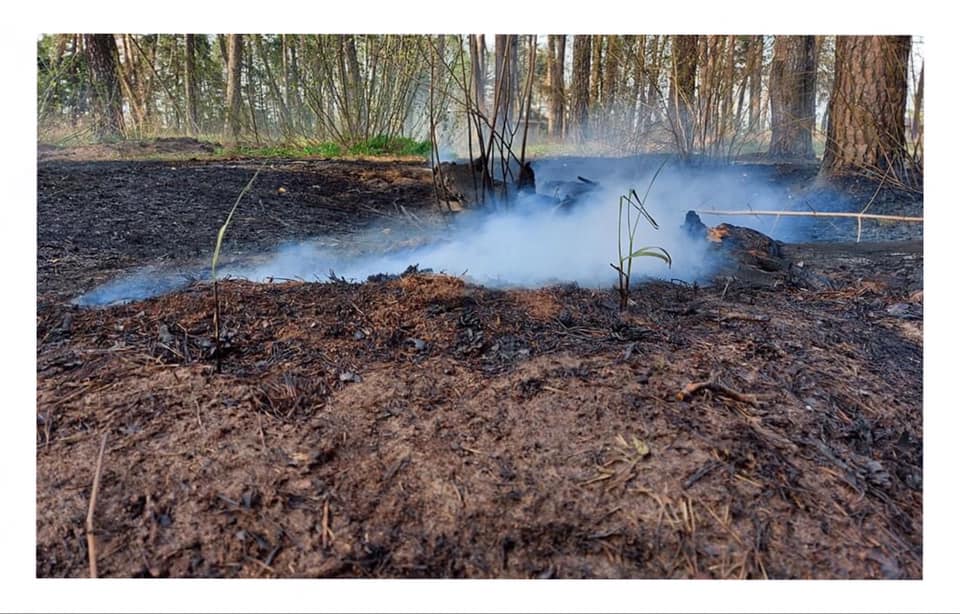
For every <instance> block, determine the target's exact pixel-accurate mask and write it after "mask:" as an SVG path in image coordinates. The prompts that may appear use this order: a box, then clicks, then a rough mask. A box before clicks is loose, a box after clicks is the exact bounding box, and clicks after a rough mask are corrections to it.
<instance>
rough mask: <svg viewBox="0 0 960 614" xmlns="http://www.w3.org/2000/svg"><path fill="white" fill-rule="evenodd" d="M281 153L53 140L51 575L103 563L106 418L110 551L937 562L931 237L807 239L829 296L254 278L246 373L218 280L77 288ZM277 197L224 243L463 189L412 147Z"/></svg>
mask: <svg viewBox="0 0 960 614" xmlns="http://www.w3.org/2000/svg"><path fill="white" fill-rule="evenodd" d="M260 166H261V162H260V161H256V160H204V159H195V160H191V159H186V158H185V159H179V160H176V161H171V160H152V161H143V160H141V161H137V160H91V159H73V158H69V157H64V156H60V157H56V156H48V155H44V152H43V151H41V159H40V162H39V172H38V228H37V230H38V246H37V247H38V252H37V269H38V271H37V293H38V296H37V429H36V446H37V447H36V464H37V484H36V487H37V492H36V514H37V524H36V539H37V549H36V574H37V576H38V577H64V576H66V577H80V576H85V575H86V574H87V569H88V555H89V553H88V552H87V541H86V534H85V528H84V522H85V519H86V515H87V509H88V503H89V500H90V496H91V484H92V480H93V473H94V466H95V464H96V459H97V456H98V451H99V448H100V443H101V440H102V437H103V436H104V435H106V449H105V454H104V458H103V469H102V477H101V481H100V484H99V494H98V498H97V502H96V504H97V505H96V514H95V528H96V536H97V552H96V555H97V563H98V568H99V573H100V575H101V576H114V577H380V578H382V577H391V578H407V577H433V578H437V577H470V578H489V577H495V578H921V577H922V576H923V569H922V558H923V509H922V494H923V478H922V475H923V469H922V467H923V423H922V410H923V407H922V355H923V308H922V303H923V292H922V288H923V257H922V242H920V241H919V240H916V239H917V237H913V239H914V240H908V241H892V242H878V241H871V242H867V243H861V244H851V243H843V244H834V243H824V244H819V245H813V244H805V245H787V246H786V247H785V253H786V255H787V256H788V257H789V258H791V259H793V260H794V261H795V262H801V261H802V262H803V263H804V267H805V268H806V269H808V270H812V271H813V272H814V273H816V274H817V275H819V276H820V278H821V279H828V280H829V282H830V283H829V285H828V286H824V287H821V288H820V289H818V290H814V289H810V288H805V287H802V286H799V285H792V284H777V285H765V286H758V285H756V284H751V283H745V282H744V283H741V282H739V281H737V280H736V279H730V278H728V279H727V281H726V282H725V283H716V284H707V285H703V286H690V285H684V284H676V283H666V282H652V283H647V284H644V285H642V286H641V287H639V288H637V289H635V291H634V293H633V295H632V298H633V304H631V305H630V306H629V308H628V309H627V310H625V311H622V312H621V311H620V310H619V309H618V305H617V295H616V293H615V292H614V291H613V290H596V289H587V288H580V287H576V286H573V285H563V286H554V287H548V288H542V289H537V290H523V289H512V290H500V289H493V288H485V287H480V286H474V285H471V284H468V283H466V282H464V281H463V280H462V279H459V278H456V277H450V276H445V275H434V274H430V273H419V272H412V273H411V274H408V275H404V276H399V277H384V278H382V279H380V280H378V281H367V282H364V283H343V282H331V283H306V282H299V281H296V282H277V283H273V284H255V283H251V282H246V281H236V280H235V281H225V282H223V283H221V284H220V286H219V291H220V295H221V303H222V313H221V322H222V330H221V334H222V336H223V339H224V341H223V344H222V348H221V355H222V372H221V373H218V372H217V370H216V360H215V359H214V358H213V339H214V332H213V322H212V297H211V290H210V287H209V285H206V284H201V283H195V284H191V285H189V286H187V287H186V288H185V289H182V290H180V291H177V292H174V293H170V294H166V295H163V296H159V297H156V298H152V299H148V300H143V301H138V302H133V303H128V304H124V305H118V306H113V307H108V308H103V309H81V308H78V307H76V306H74V305H71V304H70V299H72V298H74V297H76V296H77V295H79V294H80V293H82V292H86V291H88V290H90V289H92V288H94V287H96V286H97V285H99V284H100V283H102V282H104V281H107V280H109V279H112V278H114V277H116V276H117V275H118V274H121V273H123V272H127V271H130V270H132V269H134V268H136V267H139V266H143V265H166V264H176V263H179V262H194V261H197V260H202V259H205V258H209V255H210V252H211V251H212V241H213V239H214V237H215V236H216V233H217V230H218V228H219V226H220V224H222V222H223V216H224V214H225V210H224V208H225V207H229V205H230V204H232V203H233V201H234V200H235V199H236V197H237V195H238V193H239V190H240V189H241V188H242V187H243V186H244V185H245V184H246V182H247V181H249V179H250V176H251V175H252V173H253V172H254V171H255V169H256V168H259V167H260ZM770 172H780V171H773V170H772V171H770ZM791 172H793V171H791ZM797 172H799V173H800V176H801V179H804V180H805V179H808V178H809V177H810V174H809V172H808V171H806V170H801V171H797ZM789 176H790V177H794V178H796V173H795V172H794V174H793V175H789ZM248 202H249V204H248V205H247V206H245V208H244V209H243V210H241V211H240V213H238V215H239V216H240V217H239V218H238V219H237V220H236V221H235V226H234V227H232V228H231V231H230V233H229V234H228V239H227V245H226V246H225V248H224V249H225V253H229V254H234V255H235V254H245V253H246V254H253V253H256V252H258V251H262V250H265V249H267V248H270V247H274V246H276V245H278V244H281V243H283V242H286V241H291V240H295V239H302V238H308V237H315V236H318V235H325V236H336V237H339V240H340V241H342V243H343V244H344V245H345V246H349V245H350V238H351V236H353V233H358V232H359V230H360V229H362V228H366V227H369V226H371V225H377V224H380V225H386V226H388V227H393V226H395V227H398V228H399V227H401V226H404V225H409V224H413V223H416V224H427V223H430V220H431V219H432V216H433V212H434V211H435V208H436V207H435V205H434V203H433V185H432V181H431V173H430V170H429V168H428V167H426V166H425V165H423V164H422V163H413V162H409V161H407V162H402V161H371V160H355V161H347V160H344V161H334V160H304V161H285V162H275V163H273V164H272V165H271V166H269V167H266V168H265V169H264V170H263V171H261V174H260V176H259V178H258V180H257V182H256V183H255V185H254V186H253V188H252V190H251V193H250V195H249V198H248ZM401 205H402V207H401ZM917 206H920V207H922V205H917ZM892 207H893V205H892V204H889V205H888V210H889V209H890V208H892ZM909 207H914V205H909V206H908V209H909ZM904 212H905V213H906V214H913V215H915V214H916V212H915V211H904ZM705 221H708V220H705ZM708 223H709V221H708ZM877 238H878V239H883V238H884V237H877ZM886 238H907V237H886Z"/></svg>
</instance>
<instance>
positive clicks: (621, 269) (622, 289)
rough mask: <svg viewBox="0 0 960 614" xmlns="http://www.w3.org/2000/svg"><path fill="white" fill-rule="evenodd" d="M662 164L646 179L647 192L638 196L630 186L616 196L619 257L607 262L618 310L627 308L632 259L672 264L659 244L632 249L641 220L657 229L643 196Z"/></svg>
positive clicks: (668, 255) (648, 191)
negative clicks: (613, 276)
mask: <svg viewBox="0 0 960 614" xmlns="http://www.w3.org/2000/svg"><path fill="white" fill-rule="evenodd" d="M664 165H666V161H664V162H663V164H661V165H660V168H658V169H657V172H656V173H654V174H653V178H652V179H650V184H649V185H648V186H647V191H646V192H645V193H644V195H643V198H640V197H639V196H638V195H637V191H636V190H634V189H631V190H630V192H629V193H628V194H624V195H622V196H620V205H619V218H618V219H617V256H618V257H619V259H620V260H619V262H618V264H611V265H610V266H612V267H613V269H614V270H615V271H616V272H617V281H618V285H617V291H618V292H619V294H620V309H626V308H627V302H628V301H629V298H630V276H631V273H632V271H633V259H634V258H659V259H660V260H663V261H664V262H666V263H667V266H668V267H669V266H672V265H673V259H672V258H671V257H670V254H669V253H668V252H667V250H665V249H663V248H662V247H656V246H645V247H640V248H636V249H635V248H634V246H635V240H636V236H637V228H638V227H639V225H640V220H641V219H645V220H646V221H647V222H648V223H649V224H650V225H651V226H652V227H653V228H654V230H657V229H659V228H660V226H659V225H658V224H657V221H656V220H655V219H653V216H651V215H650V213H649V212H648V211H647V208H646V206H645V203H646V200H647V196H649V195H650V188H652V187H653V182H654V181H656V180H657V176H658V175H659V174H660V171H662V170H663V167H664ZM624 220H626V224H624ZM624 228H626V233H624ZM625 248H626V249H625ZM624 252H626V253H624Z"/></svg>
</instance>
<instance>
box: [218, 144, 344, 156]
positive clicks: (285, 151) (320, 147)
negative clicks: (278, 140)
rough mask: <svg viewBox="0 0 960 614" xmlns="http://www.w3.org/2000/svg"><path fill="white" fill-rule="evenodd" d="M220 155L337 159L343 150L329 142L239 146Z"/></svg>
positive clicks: (219, 151)
mask: <svg viewBox="0 0 960 614" xmlns="http://www.w3.org/2000/svg"><path fill="white" fill-rule="evenodd" d="M217 153H218V154H220V155H225V154H227V153H230V154H233V155H240V156H244V157H250V158H283V159H292V158H312V157H320V158H338V157H340V156H342V155H343V148H342V147H340V146H339V145H337V144H336V143H331V142H329V141H327V142H323V143H313V144H308V145H271V146H266V147H248V146H241V147H238V148H236V149H231V150H229V151H228V150H225V149H220V150H218V151H217Z"/></svg>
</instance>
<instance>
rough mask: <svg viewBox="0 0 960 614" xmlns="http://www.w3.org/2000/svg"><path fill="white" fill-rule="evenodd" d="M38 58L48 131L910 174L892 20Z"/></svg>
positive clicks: (901, 50) (898, 44)
mask: <svg viewBox="0 0 960 614" xmlns="http://www.w3.org/2000/svg"><path fill="white" fill-rule="evenodd" d="M491 38H492V39H493V40H491ZM37 67H38V81H37V85H38V90H37V99H38V103H37V113H38V126H39V134H38V138H39V140H40V141H41V142H44V143H52V144H72V143H83V142H92V141H100V142H103V141H116V140H121V139H143V138H152V137H160V136H192V137H197V138H200V139H203V140H209V141H213V142H219V143H222V144H223V146H224V148H226V149H228V150H237V149H240V148H263V147H267V146H278V145H279V146H283V147H297V148H299V151H301V152H303V153H313V154H320V155H339V154H342V153H350V152H353V153H363V152H365V151H368V150H374V151H376V152H381V151H382V152H383V153H420V154H423V155H427V154H428V153H429V151H430V150H431V147H429V146H428V145H426V143H425V142H429V143H433V144H434V145H435V146H434V147H433V148H432V149H433V155H434V156H435V157H436V161H439V160H440V158H441V156H442V157H448V156H452V155H460V156H464V155H469V156H470V157H471V158H474V157H477V156H479V157H480V158H481V159H484V160H491V165H493V162H492V160H493V157H494V154H499V156H500V157H501V160H504V159H508V158H511V159H515V160H523V159H525V158H526V157H528V156H529V155H530V154H531V152H537V153H544V154H552V153H573V152H576V153H590V154H606V155H630V154H636V153H643V152H669V153H677V154H680V155H683V156H689V155H707V156H711V157H717V158H722V159H732V158H736V157H742V156H746V155H763V156H765V157H767V158H770V159H780V160H802V159H809V160H814V159H815V158H818V157H821V156H822V157H823V169H824V171H825V172H826V173H827V174H843V173H848V172H851V171H854V172H857V173H867V174H870V175H876V176H877V178H880V177H884V178H890V179H895V180H899V181H908V182H909V183H911V184H913V185H917V183H916V182H917V181H918V179H917V178H918V177H920V176H922V165H923V113H922V108H923V73H924V63H923V54H922V40H921V39H919V38H917V37H909V36H826V35H817V36H759V35H750V36H739V35H716V36H714V35H706V36H697V35H676V36H671V35H575V36H574V35H548V36H542V35H541V36H537V35H494V36H492V37H490V36H485V35H454V36H427V35H357V34H325V35H303V34H298V35H288V34H279V35H266V34H217V35H199V34H152V35H141V34H51V35H45V36H43V37H41V38H40V40H39V42H38V47H37Z"/></svg>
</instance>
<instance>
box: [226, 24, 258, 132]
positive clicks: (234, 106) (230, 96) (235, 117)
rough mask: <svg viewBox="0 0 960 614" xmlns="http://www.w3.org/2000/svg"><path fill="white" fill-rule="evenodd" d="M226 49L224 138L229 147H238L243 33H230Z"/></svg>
mask: <svg viewBox="0 0 960 614" xmlns="http://www.w3.org/2000/svg"><path fill="white" fill-rule="evenodd" d="M226 51H227V92H226V101H225V103H226V114H225V115H226V121H225V122H224V127H223V140H224V141H225V143H226V145H227V146H228V147H236V146H237V144H238V143H239V142H240V125H241V119H240V113H241V108H240V66H241V63H242V62H243V57H242V56H243V35H242V34H230V35H228V36H227V42H226ZM251 103H252V101H251Z"/></svg>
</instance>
